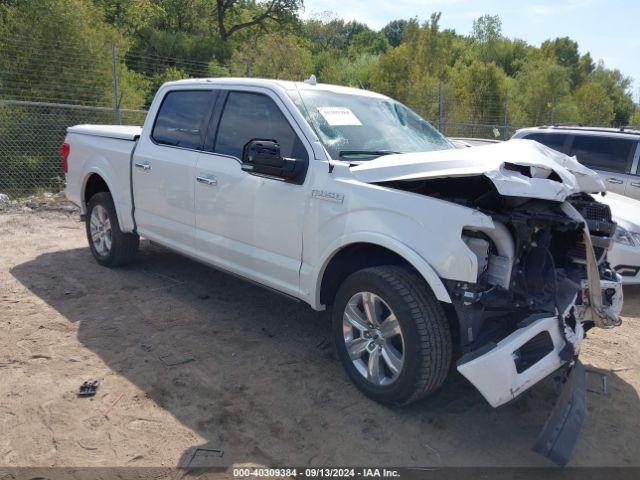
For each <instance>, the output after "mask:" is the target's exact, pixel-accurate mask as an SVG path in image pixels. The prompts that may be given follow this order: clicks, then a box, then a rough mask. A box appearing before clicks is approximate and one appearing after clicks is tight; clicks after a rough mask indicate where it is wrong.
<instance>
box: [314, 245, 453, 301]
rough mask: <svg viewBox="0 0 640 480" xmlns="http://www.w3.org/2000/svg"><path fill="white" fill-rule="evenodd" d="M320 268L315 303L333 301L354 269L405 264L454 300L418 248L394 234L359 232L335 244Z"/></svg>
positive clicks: (438, 292) (436, 292)
mask: <svg viewBox="0 0 640 480" xmlns="http://www.w3.org/2000/svg"><path fill="white" fill-rule="evenodd" d="M324 259H325V260H324V261H323V262H322V264H321V267H320V268H319V270H318V275H317V276H316V279H317V280H316V287H315V298H314V302H315V305H316V306H317V307H319V308H322V307H323V306H326V305H329V304H331V302H332V301H333V298H334V296H335V293H336V292H337V290H338V287H339V286H340V283H342V281H343V280H344V279H345V278H346V277H347V276H349V275H350V274H351V273H353V272H355V271H357V270H360V269H362V268H368V267H373V266H379V265H404V266H407V267H408V268H411V269H413V270H415V271H417V272H418V273H419V274H420V276H421V277H422V278H423V279H424V280H425V282H427V285H429V287H430V288H431V290H432V291H433V293H434V295H435V296H436V298H437V299H438V300H440V301H442V302H446V303H451V297H450V296H449V293H448V292H447V289H446V288H445V286H444V284H443V283H442V280H441V279H440V277H438V274H437V273H436V272H435V270H433V268H432V267H431V265H429V264H428V263H427V261H426V260H424V259H423V258H422V257H421V256H420V255H418V253H417V252H415V251H414V250H413V249H411V248H410V247H409V246H407V245H405V244H403V243H402V242H400V241H398V240H395V239H393V238H390V237H387V236H385V235H380V234H366V235H356V236H353V237H351V238H349V239H348V240H347V239H345V241H343V242H341V243H340V244H338V245H335V246H333V248H331V249H330V253H329V254H327V255H325V256H324Z"/></svg>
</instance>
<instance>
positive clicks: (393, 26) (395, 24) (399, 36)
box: [381, 20, 408, 47]
mask: <svg viewBox="0 0 640 480" xmlns="http://www.w3.org/2000/svg"><path fill="white" fill-rule="evenodd" d="M407 23H408V22H407V21H406V20H392V21H390V22H389V23H387V24H386V25H385V26H384V27H382V30H381V33H382V34H383V35H384V36H385V37H386V39H387V42H389V45H391V46H392V47H397V46H399V45H400V44H401V43H402V41H403V37H404V29H405V28H406V26H407Z"/></svg>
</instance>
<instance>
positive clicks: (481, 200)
mask: <svg viewBox="0 0 640 480" xmlns="http://www.w3.org/2000/svg"><path fill="white" fill-rule="evenodd" d="M508 168H517V169H518V170H519V173H521V174H523V175H530V174H531V173H530V172H529V171H525V170H528V169H529V167H521V166H518V165H510V166H508ZM550 180H553V179H551V178H550ZM381 184H382V185H384V186H387V187H391V188H395V189H401V190H405V191H411V192H414V193H419V194H423V195H428V196H431V197H435V198H441V199H443V200H447V201H451V202H454V203H457V204H460V205H464V206H467V207H469V208H473V209H476V210H479V211H481V212H482V213H484V214H486V215H488V216H490V217H491V218H492V219H493V221H494V224H495V228H494V229H482V230H479V229H475V230H471V229H465V230H464V231H463V232H462V239H463V240H464V242H465V243H466V244H467V246H468V248H469V249H470V250H471V251H472V252H473V253H474V254H475V256H476V258H477V261H478V277H477V282H476V283H467V282H459V281H453V280H447V281H446V282H445V285H446V286H447V288H448V290H449V291H450V293H451V298H452V300H453V307H454V309H455V313H456V317H457V320H458V323H459V325H458V327H459V328H458V329H457V330H458V332H459V339H458V340H459V345H460V348H461V353H462V354H465V353H468V352H472V351H474V350H476V349H478V348H479V347H482V346H483V345H485V344H487V342H496V341H497V340H499V339H500V338H503V337H505V335H508V334H509V333H511V332H513V331H515V330H516V329H517V328H519V327H521V326H522V322H525V321H530V320H531V319H532V318H536V316H540V315H546V316H549V315H553V316H556V317H558V319H559V321H560V322H562V324H563V325H562V330H563V331H566V335H565V337H567V348H566V351H565V352H563V357H564V360H565V361H570V360H571V359H572V358H573V357H574V356H575V355H576V354H577V351H574V347H573V346H574V345H576V344H577V342H575V341H572V340H573V339H572V338H571V337H574V336H580V340H581V338H582V336H583V335H584V332H583V330H584V331H585V332H586V330H588V329H589V328H591V327H593V326H594V325H597V326H601V327H609V326H614V325H617V324H619V318H618V314H619V311H620V306H621V302H622V291H621V289H620V288H619V286H617V283H618V282H617V281H616V273H615V272H614V271H613V270H612V269H611V268H610V267H609V265H608V264H607V262H606V252H607V249H608V248H609V246H610V243H611V241H612V238H613V233H614V231H615V227H616V224H615V223H614V222H613V221H612V219H611V212H610V210H609V207H608V206H607V205H605V204H602V203H599V202H597V201H596V200H594V199H593V198H592V197H591V196H590V195H587V194H583V193H579V194H575V195H572V196H570V197H567V198H566V199H565V201H564V202H557V201H551V200H542V199H531V198H525V197H507V196H503V195H500V194H499V193H498V191H497V190H496V188H495V186H494V184H493V183H492V182H491V181H490V180H489V179H488V178H487V177H485V176H473V177H448V178H436V179H421V180H412V181H393V182H384V183H381ZM583 219H584V221H583ZM585 222H586V228H585ZM590 268H591V272H590ZM590 273H591V275H590ZM593 277H597V278H593ZM594 281H595V283H600V289H598V292H601V295H600V298H597V297H598V295H597V294H596V295H594V293H596V292H595V290H596V289H590V288H589V285H590V282H594ZM592 290H593V291H592ZM594 297H596V298H594ZM594 308H597V309H598V310H597V312H596V313H594V311H593V310H594ZM580 324H581V325H580ZM567 326H568V328H567ZM543 337H544V336H541V338H539V339H536V341H534V342H530V343H532V344H531V345H528V351H527V352H521V354H522V356H523V359H522V362H521V363H522V365H519V367H518V368H526V365H527V364H528V363H529V362H531V361H534V360H535V358H540V356H544V354H545V353H548V350H549V349H550V348H551V342H550V339H546V338H543ZM527 356H528V357H532V356H533V358H524V357H527Z"/></svg>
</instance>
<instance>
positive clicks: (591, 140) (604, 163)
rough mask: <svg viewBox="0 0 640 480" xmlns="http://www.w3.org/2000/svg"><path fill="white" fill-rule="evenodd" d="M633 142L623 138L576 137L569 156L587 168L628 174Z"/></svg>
mask: <svg viewBox="0 0 640 480" xmlns="http://www.w3.org/2000/svg"><path fill="white" fill-rule="evenodd" d="M634 145H635V142H634V141H633V140H627V139H624V138H607V137H602V136H596V135H589V136H588V135H576V136H575V137H574V139H573V145H572V147H571V155H572V156H573V155H575V156H576V158H577V159H578V161H579V162H580V163H582V164H584V165H586V166H587V167H589V168H593V169H595V170H604V171H606V172H615V173H629V168H630V162H631V160H632V151H633V147H634Z"/></svg>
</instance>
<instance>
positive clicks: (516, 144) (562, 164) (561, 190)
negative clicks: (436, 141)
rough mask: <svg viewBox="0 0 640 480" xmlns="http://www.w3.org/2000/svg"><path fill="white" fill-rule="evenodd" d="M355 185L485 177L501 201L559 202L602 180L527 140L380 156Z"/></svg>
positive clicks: (358, 170) (360, 170)
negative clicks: (539, 173) (528, 171)
mask: <svg viewBox="0 0 640 480" xmlns="http://www.w3.org/2000/svg"><path fill="white" fill-rule="evenodd" d="M505 163H513V164H516V165H521V166H527V167H537V168H540V169H544V170H547V171H548V172H550V171H552V170H553V171H555V172H556V174H557V175H558V176H559V177H560V178H561V179H562V182H558V181H554V180H549V179H547V178H530V177H527V176H524V175H522V174H520V173H517V172H514V171H512V170H507V169H505V168H504V164H505ZM353 173H354V175H355V176H356V178H358V179H359V180H361V181H363V182H366V183H379V182H388V181H394V180H422V179H426V178H444V177H469V176H474V175H485V176H486V177H488V178H489V179H490V180H491V181H492V182H493V183H494V184H495V186H496V189H497V190H498V192H499V193H500V194H502V195H507V196H515V197H530V198H541V199H546V200H555V201H558V202H562V201H564V199H565V198H566V197H568V196H569V195H573V194H575V193H579V192H602V191H604V190H605V185H604V183H603V181H602V179H601V178H600V177H599V176H598V175H597V174H596V173H595V172H594V171H593V170H590V169H588V168H587V167H585V166H583V165H581V164H580V163H578V161H577V160H576V159H575V158H572V157H569V156H567V155H565V154H563V153H559V152H556V151H555V150H552V149H550V148H548V147H545V146H544V145H541V144H539V143H538V142H535V141H533V140H519V139H516V140H509V141H506V142H500V143H495V144H491V145H482V146H475V147H470V148H465V149H458V148H456V149H451V150H440V151H436V152H427V153H406V154H402V155H385V156H383V157H378V158H377V159H375V160H371V161H369V162H366V163H363V164H362V165H358V166H357V167H354V168H353Z"/></svg>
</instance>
